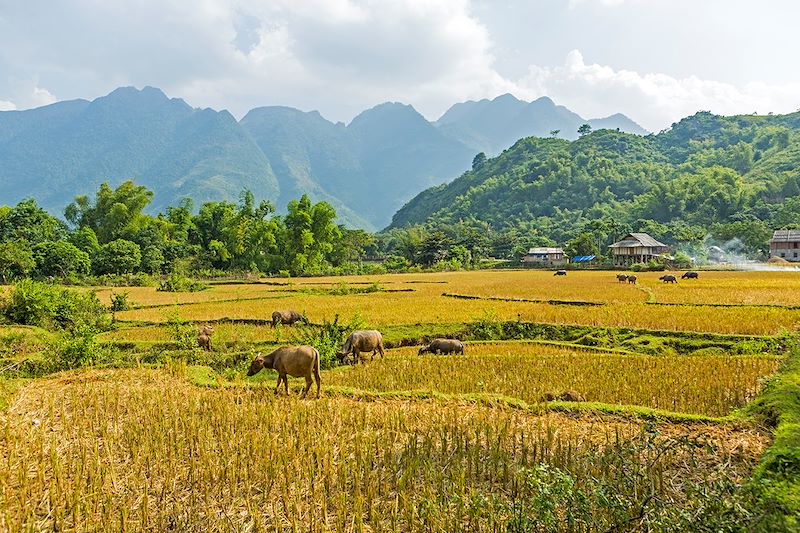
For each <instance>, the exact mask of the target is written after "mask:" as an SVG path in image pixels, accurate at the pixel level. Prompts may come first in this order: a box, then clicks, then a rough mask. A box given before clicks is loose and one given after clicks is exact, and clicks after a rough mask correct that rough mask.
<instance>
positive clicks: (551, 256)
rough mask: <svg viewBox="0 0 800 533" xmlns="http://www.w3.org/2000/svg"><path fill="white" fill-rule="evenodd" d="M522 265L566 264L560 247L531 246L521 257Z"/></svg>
mask: <svg viewBox="0 0 800 533" xmlns="http://www.w3.org/2000/svg"><path fill="white" fill-rule="evenodd" d="M522 264H523V266H529V267H536V266H543V267H553V266H561V265H565V264H567V258H566V256H565V255H564V250H563V249H561V248H531V249H530V250H528V253H527V254H525V255H524V256H523V257H522Z"/></svg>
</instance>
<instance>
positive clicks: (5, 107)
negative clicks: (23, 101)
mask: <svg viewBox="0 0 800 533" xmlns="http://www.w3.org/2000/svg"><path fill="white" fill-rule="evenodd" d="M15 109H17V106H16V105H15V104H14V102H8V101H6V100H0V111H14V110H15Z"/></svg>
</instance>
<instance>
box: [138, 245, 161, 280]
mask: <svg viewBox="0 0 800 533" xmlns="http://www.w3.org/2000/svg"><path fill="white" fill-rule="evenodd" d="M163 267H164V254H163V253H162V252H161V250H160V249H159V248H158V247H157V246H148V247H147V248H145V249H144V250H142V263H141V268H142V270H144V271H145V272H147V273H149V274H160V273H161V272H162V268H163Z"/></svg>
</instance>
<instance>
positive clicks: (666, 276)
mask: <svg viewBox="0 0 800 533" xmlns="http://www.w3.org/2000/svg"><path fill="white" fill-rule="evenodd" d="M658 279H660V280H661V281H663V282H664V283H678V278H676V277H675V276H673V275H672V274H664V275H663V276H661V277H660V278H658Z"/></svg>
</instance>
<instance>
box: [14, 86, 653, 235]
mask: <svg viewBox="0 0 800 533" xmlns="http://www.w3.org/2000/svg"><path fill="white" fill-rule="evenodd" d="M583 123H589V124H590V125H593V127H595V128H600V127H605V128H609V129H616V128H619V129H620V130H622V131H627V132H631V133H637V134H644V133H646V132H645V131H644V130H643V129H642V128H641V127H640V126H639V125H638V124H636V123H635V122H633V121H632V120H630V119H629V118H627V117H625V116H624V115H612V116H611V117H608V118H605V119H599V120H591V121H587V120H585V119H583V118H581V117H580V116H578V115H577V114H575V113H573V112H571V111H570V110H568V109H566V108H564V107H562V106H557V105H555V104H554V103H553V102H552V101H551V100H550V99H549V98H540V99H538V100H535V101H534V102H524V101H521V100H518V99H516V98H514V97H513V96H511V95H503V96H500V97H498V98H495V99H494V100H481V101H479V102H464V103H461V104H456V105H454V106H453V107H452V108H450V109H449V110H448V111H447V112H446V113H445V114H444V115H443V116H442V117H441V118H440V119H439V120H438V121H436V122H429V121H428V120H427V119H425V117H423V116H422V115H420V114H419V113H418V112H417V111H416V110H415V109H414V108H413V107H411V106H409V105H404V104H400V103H385V104H381V105H379V106H376V107H374V108H372V109H369V110H366V111H364V112H363V113H361V114H360V115H358V116H357V117H356V118H354V119H353V120H352V121H351V122H350V124H348V125H344V124H342V123H333V122H330V121H328V120H326V119H325V118H323V117H322V116H321V115H320V114H319V113H317V112H316V111H312V112H302V111H299V110H297V109H293V108H288V107H275V106H273V107H260V108H256V109H253V110H251V111H250V112H249V113H247V114H246V116H244V117H243V118H242V120H241V121H238V122H237V120H236V119H235V118H234V117H233V116H232V115H231V114H230V113H228V112H227V111H215V110H212V109H195V108H192V107H191V106H189V105H188V104H187V103H186V102H184V101H183V100H181V99H177V98H168V97H167V96H166V95H165V94H164V93H163V92H161V91H160V90H159V89H155V88H152V87H145V88H144V89H142V90H137V89H135V88H132V87H125V88H120V89H117V90H115V91H113V92H112V93H110V94H109V95H107V96H104V97H101V98H97V99H96V100H94V101H91V102H90V101H86V100H73V101H66V102H59V103H55V104H52V105H49V106H46V107H41V108H37V109H32V110H28V111H6V112H0V187H2V189H0V190H2V192H1V193H0V202H2V203H5V204H10V203H15V202H18V201H19V200H21V199H23V198H25V197H33V198H35V199H36V200H37V201H38V202H39V203H40V204H41V205H42V206H44V207H45V208H47V209H48V210H50V211H51V212H53V213H57V214H60V213H61V210H62V209H63V208H64V206H65V205H66V204H68V203H69V202H70V201H71V200H72V198H73V197H74V196H75V195H77V194H92V193H93V192H94V191H95V190H96V189H97V187H98V186H99V184H100V183H102V182H104V181H109V182H110V183H112V185H116V184H118V183H120V182H122V181H124V180H126V179H134V180H135V181H136V182H137V183H138V184H140V185H145V186H147V187H148V188H150V189H152V190H153V191H154V192H155V201H154V204H153V209H155V210H160V209H163V208H164V207H165V206H167V205H175V204H177V203H178V201H180V199H181V198H185V197H190V198H192V199H193V200H194V202H195V206H198V205H199V204H201V203H202V202H205V201H211V200H217V201H218V200H232V201H236V200H237V198H238V195H239V193H240V192H241V191H242V189H245V188H247V189H249V190H251V191H252V192H253V193H254V194H255V196H256V198H258V199H268V200H270V201H272V202H273V203H274V204H275V205H276V207H278V208H279V209H283V208H285V205H286V203H287V202H288V201H289V200H291V199H294V198H298V197H299V196H300V195H301V194H303V193H307V194H309V196H311V197H312V199H314V200H326V201H328V202H330V203H331V204H332V205H333V206H334V207H335V208H336V210H337V212H338V213H339V219H340V221H341V222H343V223H345V224H347V225H349V226H353V227H361V228H365V229H379V228H382V227H385V226H386V225H387V224H388V223H389V222H390V221H391V219H392V215H393V214H394V213H395V212H396V211H397V210H398V209H399V208H400V207H401V206H402V205H403V204H404V203H405V202H407V201H408V200H410V199H411V198H413V197H414V196H415V195H417V194H418V193H419V192H420V191H422V190H424V189H427V188H429V187H431V186H434V185H438V184H441V183H444V182H447V181H450V180H452V179H453V178H455V177H456V176H458V175H459V174H461V173H462V172H463V171H464V170H466V169H468V168H469V167H470V164H471V162H472V158H473V157H474V156H475V154H476V153H478V152H480V151H484V152H486V153H487V154H489V155H493V154H497V153H499V152H500V151H502V150H503V149H504V148H507V147H509V146H510V145H511V144H513V143H514V141H516V140H517V139H519V138H521V137H526V136H531V135H536V136H549V135H550V132H551V131H552V130H560V133H559V134H558V136H559V137H562V138H567V139H572V138H575V137H577V133H576V132H577V128H578V126H580V125H581V124H583Z"/></svg>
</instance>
